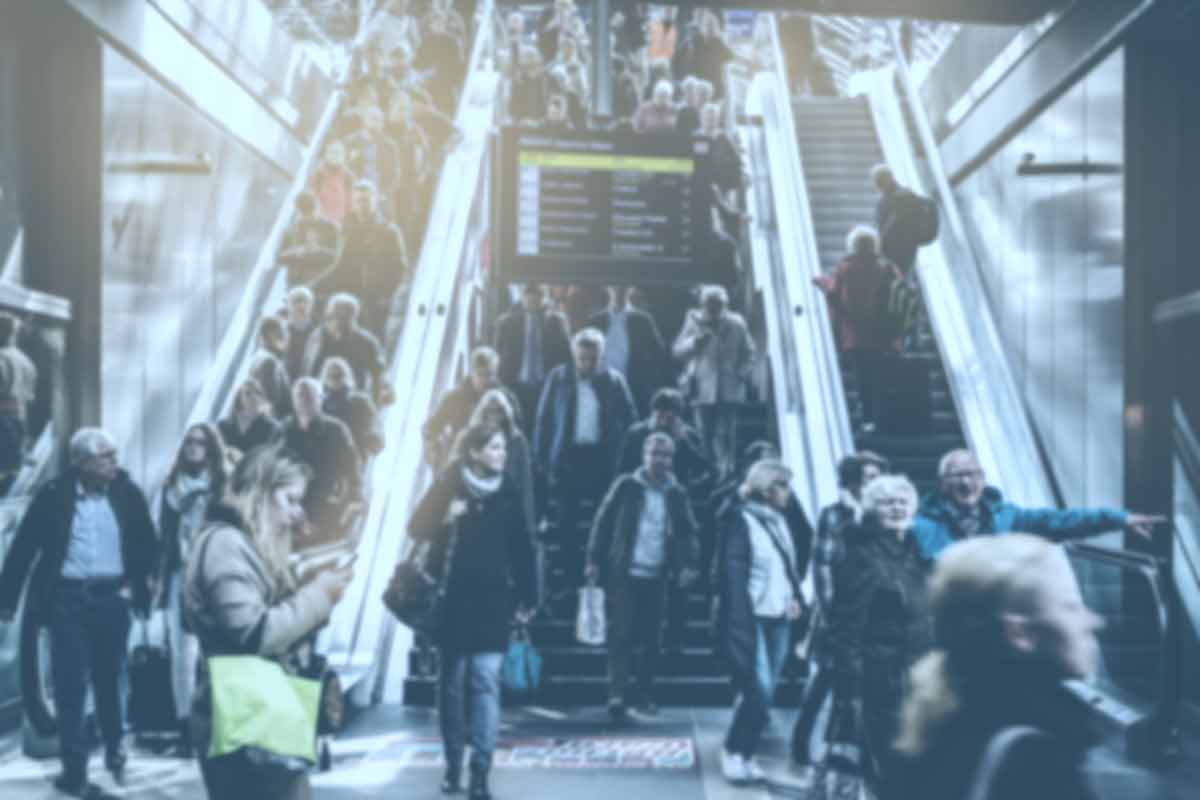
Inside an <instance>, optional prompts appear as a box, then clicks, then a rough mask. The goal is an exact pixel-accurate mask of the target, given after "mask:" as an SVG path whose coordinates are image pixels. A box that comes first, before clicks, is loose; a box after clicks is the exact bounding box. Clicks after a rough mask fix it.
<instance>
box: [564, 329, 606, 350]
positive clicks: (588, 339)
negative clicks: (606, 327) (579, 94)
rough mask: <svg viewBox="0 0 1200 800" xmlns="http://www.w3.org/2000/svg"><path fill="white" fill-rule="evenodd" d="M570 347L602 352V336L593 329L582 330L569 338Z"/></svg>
mask: <svg viewBox="0 0 1200 800" xmlns="http://www.w3.org/2000/svg"><path fill="white" fill-rule="evenodd" d="M571 346H572V347H594V348H595V349H596V352H598V353H602V352H604V334H603V333H601V332H600V331H598V330H596V329H595V328H584V329H583V330H581V331H580V332H579V333H577V334H575V335H574V336H573V337H571Z"/></svg>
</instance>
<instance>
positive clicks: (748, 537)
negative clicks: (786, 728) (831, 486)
mask: <svg viewBox="0 0 1200 800" xmlns="http://www.w3.org/2000/svg"><path fill="white" fill-rule="evenodd" d="M791 479H792V471H791V470H790V469H788V468H787V467H786V466H784V464H782V463H781V462H779V461H775V460H773V459H764V460H762V461H758V462H755V463H754V464H753V465H752V466H751V467H750V470H749V471H748V472H747V473H746V479H745V480H744V481H743V482H742V485H741V487H740V488H739V489H738V498H739V502H737V503H735V504H733V505H731V506H728V507H727V508H726V511H725V512H724V513H723V514H722V515H721V518H720V520H719V526H720V537H719V538H720V544H719V546H718V550H717V558H716V577H717V588H718V591H719V592H720V601H719V605H718V613H717V641H718V647H719V649H720V652H721V655H722V656H723V657H724V658H725V660H726V662H727V663H728V665H729V667H730V669H731V671H732V673H733V679H734V684H735V685H736V686H737V688H738V690H739V692H740V694H741V700H740V702H739V703H738V705H737V708H736V709H735V711H734V714H733V720H732V721H731V723H730V726H729V732H728V734H727V735H726V737H725V746H724V748H723V749H722V751H721V772H722V774H723V775H724V776H725V779H726V780H728V781H729V782H730V783H734V784H741V783H753V782H758V781H762V780H764V779H765V777H766V776H765V775H764V773H763V771H762V769H761V768H760V767H759V766H758V764H757V762H755V760H754V756H755V753H756V752H757V750H758V747H759V744H760V743H761V742H762V735H763V732H764V731H765V730H766V727H767V724H768V722H769V721H770V712H771V703H772V702H773V699H774V696H775V687H776V685H777V684H778V683H779V676H780V674H781V673H782V671H783V664H784V661H785V660H786V659H787V654H788V650H789V648H790V647H791V643H792V642H791V627H792V623H793V622H794V621H796V620H797V619H799V618H800V614H801V611H802V609H803V598H802V594H801V591H800V583H801V581H802V576H803V575H804V570H805V566H806V563H807V560H808V549H809V544H810V542H811V537H812V531H811V529H810V528H809V527H808V526H807V524H804V525H803V526H801V525H798V524H796V521H795V519H794V518H793V517H792V515H790V514H789V510H790V508H791V506H792V503H793V501H792V489H791Z"/></svg>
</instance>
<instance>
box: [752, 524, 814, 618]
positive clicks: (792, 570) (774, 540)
mask: <svg viewBox="0 0 1200 800" xmlns="http://www.w3.org/2000/svg"><path fill="white" fill-rule="evenodd" d="M746 513H748V514H750V516H752V517H754V521H755V522H757V523H758V524H759V525H761V526H762V529H763V530H764V531H766V533H767V538H768V539H770V540H771V545H772V546H774V548H775V552H776V553H778V554H779V557H780V558H782V559H783V564H784V566H785V567H786V570H785V571H786V572H787V577H788V583H790V584H791V585H792V591H793V592H794V593H795V595H796V599H797V600H799V601H803V599H804V594H803V593H802V592H801V591H800V584H799V583H798V582H797V581H796V565H795V564H794V563H792V559H791V558H789V557H788V554H787V550H785V549H784V547H783V545H782V544H780V542H779V539H778V537H776V536H775V531H774V530H772V529H771V525H770V523H768V522H766V521H765V520H763V519H762V518H761V517H759V516H758V515H757V514H755V513H754V512H753V511H749V510H747V512H746ZM782 516H783V515H782V514H781V515H780V517H781V518H782ZM784 524H785V525H786V524H787V520H784Z"/></svg>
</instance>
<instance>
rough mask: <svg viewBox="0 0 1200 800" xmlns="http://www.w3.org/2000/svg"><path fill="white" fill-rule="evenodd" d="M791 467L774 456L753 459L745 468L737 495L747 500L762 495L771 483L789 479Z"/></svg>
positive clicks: (790, 477)
mask: <svg viewBox="0 0 1200 800" xmlns="http://www.w3.org/2000/svg"><path fill="white" fill-rule="evenodd" d="M791 479H792V468H791V467H789V466H788V465H786V464H784V463H783V462H782V461H779V460H778V459H774V458H764V459H762V460H761V461H755V462H754V463H753V464H751V465H750V469H748V470H746V478H745V480H743V481H742V485H741V486H739V487H738V497H740V498H742V499H743V500H749V499H750V498H752V497H763V496H764V495H766V493H767V489H770V488H771V484H772V483H774V482H775V481H778V480H784V481H790V480H791Z"/></svg>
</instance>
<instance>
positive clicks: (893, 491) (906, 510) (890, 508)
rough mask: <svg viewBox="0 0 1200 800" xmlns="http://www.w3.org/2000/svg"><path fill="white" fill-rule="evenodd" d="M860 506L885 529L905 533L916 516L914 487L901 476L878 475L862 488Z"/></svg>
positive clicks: (915, 490) (915, 491)
mask: <svg viewBox="0 0 1200 800" xmlns="http://www.w3.org/2000/svg"><path fill="white" fill-rule="evenodd" d="M862 509H863V513H864V514H867V515H871V516H874V517H875V519H876V520H878V521H879V524H880V525H881V526H882V527H883V528H884V529H885V530H889V531H892V532H894V533H897V534H903V533H907V532H908V530H909V529H910V528H911V527H912V522H913V517H915V516H916V515H917V488H916V487H915V486H913V485H912V482H911V481H909V479H908V478H906V477H904V476H903V475H880V476H879V477H878V478H876V479H875V480H873V481H871V482H870V483H868V484H867V485H865V486H864V487H863V489H862Z"/></svg>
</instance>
